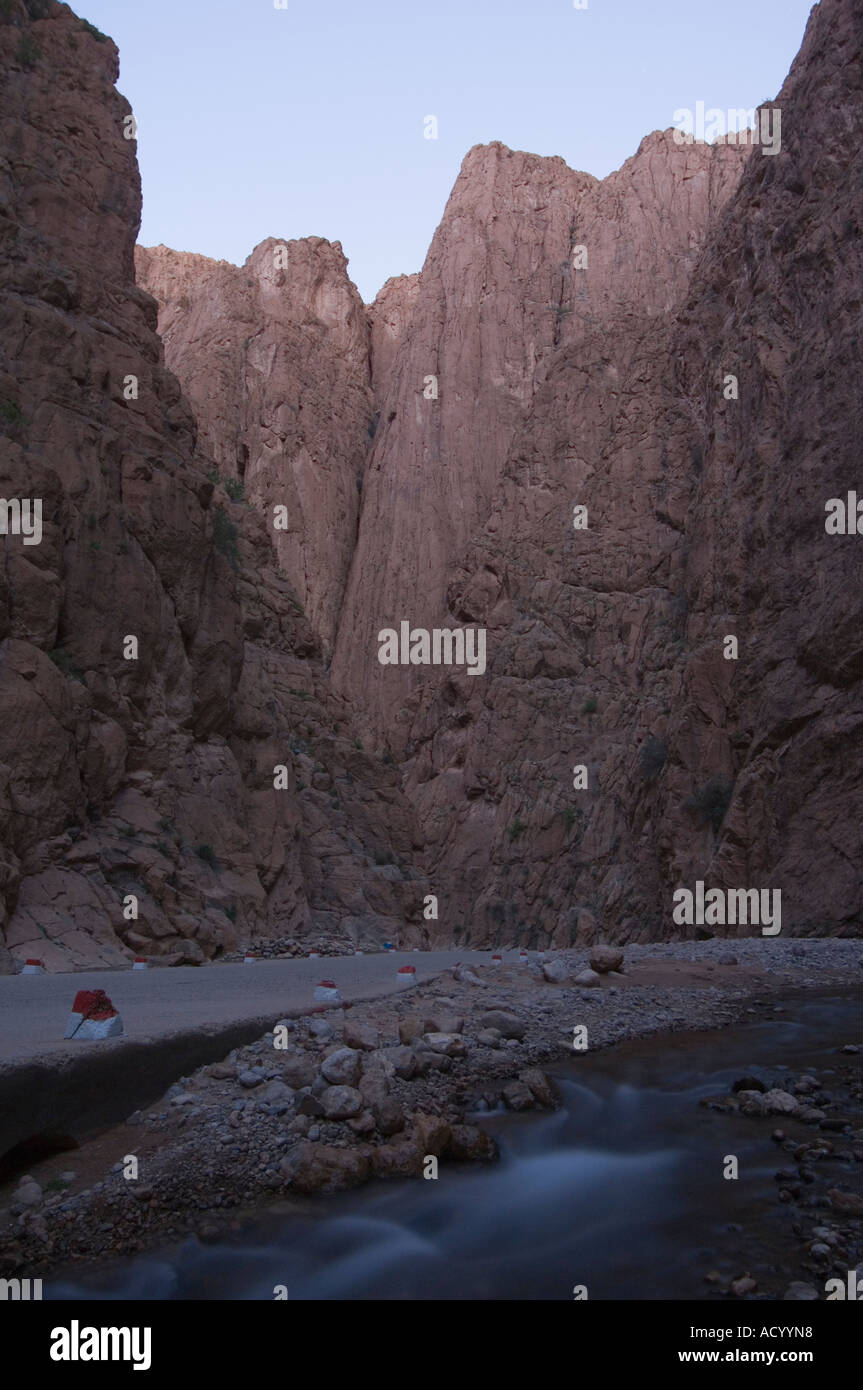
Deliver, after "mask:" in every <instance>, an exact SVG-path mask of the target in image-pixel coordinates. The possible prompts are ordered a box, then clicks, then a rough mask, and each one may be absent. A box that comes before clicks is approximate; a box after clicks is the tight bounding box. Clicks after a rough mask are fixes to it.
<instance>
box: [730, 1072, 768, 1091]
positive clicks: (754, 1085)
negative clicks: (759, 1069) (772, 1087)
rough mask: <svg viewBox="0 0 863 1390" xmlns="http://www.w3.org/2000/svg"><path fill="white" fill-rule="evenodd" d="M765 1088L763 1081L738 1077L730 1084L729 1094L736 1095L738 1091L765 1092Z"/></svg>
mask: <svg viewBox="0 0 863 1390" xmlns="http://www.w3.org/2000/svg"><path fill="white" fill-rule="evenodd" d="M766 1090H767V1087H766V1086H765V1084H764V1082H763V1081H759V1080H758V1077H757V1076H738V1078H737V1080H736V1081H734V1082H732V1085H731V1093H732V1095H737V1092H738V1091H766Z"/></svg>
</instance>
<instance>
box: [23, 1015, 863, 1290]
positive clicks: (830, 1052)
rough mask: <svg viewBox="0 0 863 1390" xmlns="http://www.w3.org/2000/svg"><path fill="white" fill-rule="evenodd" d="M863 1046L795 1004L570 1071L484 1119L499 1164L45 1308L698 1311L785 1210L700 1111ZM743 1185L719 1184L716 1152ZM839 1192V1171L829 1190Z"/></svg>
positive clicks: (387, 1192)
mask: <svg viewBox="0 0 863 1390" xmlns="http://www.w3.org/2000/svg"><path fill="white" fill-rule="evenodd" d="M846 1042H857V1043H860V1042H863V1006H861V1000H860V998H859V997H856V998H855V997H849V996H844V997H838V996H833V997H830V998H823V997H822V998H818V999H813V998H812V997H811V996H810V997H809V998H808V999H807V1000H804V1001H799V1002H798V1001H791V1002H789V1004H788V1010H787V1013H786V1014H783V1015H779V1016H777V1017H775V1018H772V1019H770V1020H769V1021H766V1022H761V1023H753V1024H749V1025H745V1026H742V1027H738V1028H735V1029H731V1030H724V1031H721V1032H716V1033H709V1034H678V1035H675V1036H673V1037H671V1038H669V1037H667V1036H666V1037H664V1038H663V1039H662V1040H661V1041H656V1042H653V1041H641V1042H638V1043H627V1044H623V1045H621V1046H619V1047H617V1048H614V1049H610V1050H608V1051H605V1052H601V1053H597V1054H596V1055H592V1054H591V1053H590V1052H587V1053H584V1054H580V1055H579V1056H578V1057H574V1058H573V1059H572V1060H569V1059H567V1060H566V1061H564V1062H563V1063H562V1064H561V1066H560V1067H557V1068H553V1069H552V1070H553V1073H554V1075H555V1076H556V1078H557V1081H558V1085H559V1088H560V1091H561V1096H562V1099H563V1108H562V1109H561V1110H559V1111H557V1112H555V1113H553V1114H545V1115H535V1114H530V1115H500V1116H492V1117H490V1118H489V1117H487V1116H484V1117H482V1118H483V1123H484V1124H485V1125H486V1126H487V1127H488V1128H489V1129H490V1130H491V1131H492V1132H493V1133H494V1134H495V1136H496V1137H497V1139H498V1142H499V1144H500V1146H501V1150H502V1157H501V1161H500V1162H499V1163H498V1164H496V1165H493V1166H487V1167H477V1166H472V1165H457V1166H453V1165H447V1164H441V1167H440V1176H439V1178H438V1179H437V1180H436V1181H435V1180H425V1179H423V1178H413V1179H404V1180H400V1181H398V1182H391V1183H381V1182H378V1183H375V1184H371V1185H369V1186H367V1187H365V1188H361V1189H358V1190H355V1191H353V1192H350V1193H345V1194H341V1195H338V1196H334V1197H330V1198H319V1199H315V1200H314V1201H312V1202H310V1203H308V1204H307V1209H308V1212H309V1214H303V1215H295V1214H291V1215H285V1214H284V1213H283V1212H279V1211H278V1209H276V1210H275V1211H273V1212H269V1213H264V1214H262V1215H258V1216H256V1218H255V1219H254V1220H253V1221H250V1222H249V1224H248V1225H247V1226H245V1227H244V1228H243V1229H242V1230H241V1231H239V1232H236V1233H233V1234H232V1235H231V1236H230V1237H229V1238H228V1237H226V1238H225V1239H224V1240H220V1241H216V1242H212V1243H209V1242H208V1243H202V1242H200V1241H199V1240H198V1239H197V1238H189V1239H187V1240H185V1241H183V1243H182V1244H180V1245H176V1246H174V1247H172V1248H170V1249H167V1250H162V1251H161V1252H159V1253H158V1254H155V1255H148V1256H137V1257H134V1258H132V1259H129V1260H126V1261H121V1262H118V1261H115V1262H113V1263H112V1264H111V1265H110V1266H105V1267H104V1268H102V1269H99V1270H91V1271H89V1272H88V1273H87V1274H86V1275H81V1274H79V1273H78V1272H77V1271H76V1274H75V1277H74V1282H70V1281H68V1280H66V1279H60V1280H58V1281H49V1282H48V1283H47V1285H46V1288H45V1296H46V1297H48V1298H55V1299H57V1298H91V1299H133V1298H135V1299H241V1300H242V1299H268V1300H269V1299H272V1298H273V1290H274V1287H275V1286H276V1285H286V1286H287V1288H288V1291H289V1296H290V1298H291V1299H301V1300H303V1299H387V1300H390V1299H392V1300H400V1299H411V1300H414V1299H571V1298H572V1297H573V1287H574V1286H575V1285H578V1284H584V1285H586V1286H587V1288H588V1292H589V1296H590V1298H592V1299H593V1298H618V1299H625V1298H636V1299H662V1298H700V1297H704V1296H705V1295H706V1293H707V1286H706V1285H705V1283H704V1274H705V1272H706V1271H707V1270H709V1269H718V1270H720V1271H722V1272H725V1273H731V1274H735V1273H739V1272H740V1271H741V1269H742V1268H743V1267H745V1268H747V1269H750V1270H751V1271H752V1272H753V1273H755V1272H756V1271H758V1270H761V1271H767V1270H769V1269H770V1268H771V1267H774V1268H775V1267H776V1261H777V1260H778V1258H779V1255H780V1253H781V1249H782V1242H783V1240H786V1239H787V1225H788V1220H787V1213H785V1212H784V1211H783V1210H782V1209H780V1208H779V1207H778V1205H777V1202H776V1188H775V1183H774V1182H773V1173H774V1171H775V1169H776V1168H777V1167H779V1166H782V1163H781V1158H782V1157H783V1156H782V1155H781V1154H780V1153H779V1152H777V1151H776V1150H775V1149H774V1147H773V1145H772V1144H771V1143H770V1141H769V1138H768V1137H767V1136H768V1135H769V1133H770V1131H771V1130H772V1129H773V1128H774V1126H775V1123H776V1122H775V1121H769V1120H762V1121H758V1120H752V1119H746V1118H742V1117H739V1116H733V1115H731V1116H727V1115H719V1114H716V1113H715V1112H712V1111H709V1110H706V1109H704V1108H702V1107H700V1106H699V1104H698V1101H699V1099H700V1098H701V1097H703V1096H710V1095H718V1094H721V1093H723V1092H724V1091H727V1090H728V1089H729V1086H730V1083H731V1081H732V1080H733V1079H734V1078H735V1077H736V1076H739V1075H741V1074H742V1073H747V1074H754V1075H756V1076H761V1077H762V1078H763V1079H764V1080H765V1081H767V1080H771V1079H773V1078H775V1077H776V1076H777V1073H779V1074H781V1068H782V1067H783V1066H784V1067H786V1068H788V1069H790V1070H791V1071H793V1072H795V1073H796V1072H799V1071H802V1070H805V1069H807V1068H809V1067H812V1066H820V1067H830V1066H835V1065H837V1064H838V1062H839V1061H841V1063H843V1064H847V1063H849V1062H851V1063H859V1064H860V1065H861V1071H863V1056H861V1057H859V1058H853V1057H842V1058H841V1059H838V1058H837V1056H836V1049H837V1048H838V1047H839V1046H841V1045H842V1044H843V1043H846ZM731 1153H733V1154H735V1155H736V1156H737V1158H738V1160H739V1165H740V1178H739V1180H737V1181H728V1180H726V1179H725V1178H724V1177H723V1160H724V1157H725V1155H726V1154H731ZM837 1176H838V1174H837Z"/></svg>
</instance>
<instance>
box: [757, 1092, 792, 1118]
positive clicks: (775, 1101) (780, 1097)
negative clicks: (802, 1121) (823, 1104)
mask: <svg viewBox="0 0 863 1390" xmlns="http://www.w3.org/2000/svg"><path fill="white" fill-rule="evenodd" d="M762 1104H763V1106H764V1108H763V1110H762V1114H764V1115H796V1114H798V1113H799V1110H800V1102H799V1101H798V1100H795V1098H794V1096H792V1095H789V1094H788V1092H787V1091H779V1090H773V1091H765V1092H764V1095H763V1097H762Z"/></svg>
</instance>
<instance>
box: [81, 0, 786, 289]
mask: <svg viewBox="0 0 863 1390" xmlns="http://www.w3.org/2000/svg"><path fill="white" fill-rule="evenodd" d="M75 8H76V9H78V11H79V13H81V14H82V15H83V16H84V17H85V18H86V19H88V20H90V21H91V23H93V24H96V25H97V26H98V27H99V28H100V29H102V30H103V31H104V32H105V33H108V34H110V35H111V37H112V38H113V39H114V40H115V41H116V43H117V44H118V46H119V48H120V63H121V70H120V81H119V88H120V90H121V91H122V92H123V93H124V95H125V96H127V97H128V99H129V101H130V102H131V103H132V106H133V108H134V111H135V114H136V118H137V121H138V125H139V136H138V158H139V161H140V165H141V173H142V179H143V187H144V215H143V223H142V227H141V234H140V240H141V241H142V242H143V243H144V244H145V245H155V244H157V243H159V242H164V243H165V244H167V245H169V246H172V247H174V248H176V249H178V250H183V251H197V252H200V253H201V254H203V255H208V256H214V257H219V258H224V259H226V260H230V261H234V262H236V263H241V262H242V261H244V260H245V258H246V256H247V255H248V253H249V252H250V251H251V250H252V248H253V247H254V246H255V245H256V244H257V243H258V242H259V241H261V240H262V239H263V238H264V237H266V236H278V237H284V238H291V237H302V236H310V235H314V236H324V237H328V238H329V239H331V240H334V241H336V240H338V241H340V242H341V243H342V246H343V249H344V251H345V254H346V255H347V256H348V258H349V261H350V266H349V270H350V274H351V276H352V278H353V279H354V281H355V282H356V284H357V285H358V287H359V289H360V292H361V293H362V295H363V297H364V298H365V299H366V300H370V299H372V298H373V297H374V295H375V294H376V292H377V290H378V289H379V288H380V286H381V284H382V283H383V282H384V280H386V279H387V278H388V277H389V276H390V275H398V274H402V273H409V272H411V271H415V270H419V269H420V267H421V266H422V263H423V260H424V258H425V254H426V251H427V249H428V245H429V242H430V240H431V237H432V235H433V233H434V230H435V227H436V226H437V224H438V222H439V221H440V217H441V214H442V212H443V208H444V205H445V202H446V199H447V196H448V194H449V191H450V189H451V187H452V184H453V182H454V181H455V178H456V176H457V174H458V170H459V166H460V164H461V161H462V158H463V157H464V155H465V153H466V152H467V150H468V149H470V147H471V146H472V145H475V144H478V143H484V142H487V141H490V140H502V141H503V142H504V143H505V144H507V145H510V146H511V147H513V148H514V149H524V150H530V151H532V152H534V153H536V154H542V155H561V156H562V157H563V158H564V159H565V160H566V161H567V163H568V164H569V165H571V166H572V167H573V168H576V169H583V170H586V171H588V172H589V173H592V174H595V175H597V176H598V177H603V176H604V175H606V174H608V173H609V172H610V171H611V170H612V169H615V168H617V167H618V166H619V165H620V164H621V163H622V162H623V161H624V160H625V159H626V158H627V157H628V156H629V155H631V154H633V153H634V152H635V150H636V149H637V147H638V144H639V141H640V140H641V138H642V137H643V136H644V135H646V134H647V133H648V132H649V131H651V130H655V129H664V128H666V127H668V126H671V125H672V124H673V123H674V113H675V111H676V110H677V109H678V108H683V107H688V108H690V109H693V110H694V108H695V105H696V102H698V101H704V102H705V103H706V105H707V106H714V107H720V108H722V109H723V110H728V109H730V108H734V109H736V108H738V107H751V106H754V105H756V104H757V103H758V102H759V101H763V100H767V99H770V98H772V97H774V96H775V95H776V93H777V92H778V90H779V88H780V86H781V84H782V81H783V79H784V77H785V74H786V72H787V71H788V68H789V66H790V64H791V61H792V59H793V58H794V55H795V54H796V52H797V50H798V48H799V46H800V41H801V39H802V36H803V31H804V28H805V24H806V18H807V16H808V14H809V11H810V8H811V5H810V0H757V3H753V2H752V0H722V3H713V2H712V0H694V2H693V3H691V4H688V5H687V4H684V3H681V0H589V5H588V8H587V10H576V9H575V8H574V7H573V4H572V0H436V3H426V4H419V3H405V0H367V2H366V3H363V4H351V3H348V0H327V3H321V2H320V0H288V8H287V9H286V10H277V9H275V7H274V4H273V0H146V3H143V2H142V0H81V4H80V5H76V6H75ZM428 116H435V117H436V118H437V122H438V138H437V139H426V138H425V137H424V122H425V119H426V117H428Z"/></svg>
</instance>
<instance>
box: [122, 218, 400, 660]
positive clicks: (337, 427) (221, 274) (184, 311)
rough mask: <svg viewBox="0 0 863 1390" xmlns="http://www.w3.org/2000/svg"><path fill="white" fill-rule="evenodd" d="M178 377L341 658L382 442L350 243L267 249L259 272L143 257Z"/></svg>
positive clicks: (273, 244) (224, 471)
mask: <svg viewBox="0 0 863 1390" xmlns="http://www.w3.org/2000/svg"><path fill="white" fill-rule="evenodd" d="M136 260H137V272H138V282H139V284H141V285H142V286H143V288H144V289H146V290H148V291H149V292H150V293H151V294H153V295H154V296H155V297H156V299H157V300H158V301H159V303H160V304H161V305H162V306H163V307H162V310H161V313H160V319H159V332H160V334H161V336H162V339H163V341H164V343H165V354H166V361H167V363H168V366H169V367H170V368H171V369H172V370H176V371H178V372H180V373H181V377H182V381H183V389H184V391H185V393H186V395H187V396H188V398H189V401H190V403H191V405H192V407H193V409H194V412H195V416H196V418H197V420H198V422H199V424H200V427H201V439H202V443H203V445H204V447H205V449H206V450H207V452H208V453H210V454H211V455H212V457H213V458H214V459H215V462H216V467H217V469H218V471H219V472H220V474H221V475H223V476H224V478H226V479H229V480H233V481H234V482H236V483H241V484H242V485H243V487H244V488H245V491H246V494H247V495H248V497H249V499H250V500H251V501H252V503H253V504H254V505H256V506H258V507H260V508H262V509H263V510H265V511H266V512H268V514H269V515H270V516H271V517H274V515H275V514H274V511H273V509H274V508H275V507H283V508H285V511H284V512H283V513H282V514H281V515H280V521H281V525H280V526H279V528H278V529H274V531H273V539H274V542H275V546H276V553H277V555H278V561H279V566H280V568H281V569H282V570H283V571H284V573H285V574H286V575H287V577H288V579H289V580H290V581H291V583H292V584H293V586H294V588H295V589H296V591H297V593H298V595H299V597H300V601H301V603H302V605H303V608H304V610H305V612H306V614H307V615H308V617H309V620H310V621H311V623H312V625H313V627H314V628H315V631H316V632H317V633H319V635H320V637H321V640H322V642H323V644H324V647H325V649H327V650H329V649H330V648H331V647H332V643H333V640H334V637H335V628H336V622H337V620H338V615H339V611H340V608H341V601H342V594H343V591H344V586H345V581H346V579H347V573H348V566H349V564H350V559H351V554H352V551H353V546H354V542H355V539H356V532H357V517H358V513H359V500H360V487H361V485H362V471H363V465H364V462H365V456H366V453H367V451H368V446H369V439H370V435H371V433H372V432H373V428H374V424H373V414H374V405H373V399H372V391H371V371H370V364H369V325H368V323H367V320H366V316H365V312H364V309H363V304H362V301H361V299H360V297H359V295H358V293H357V291H356V289H355V288H354V286H353V284H352V283H351V281H350V280H349V279H348V276H347V261H346V260H345V257H344V255H343V254H342V248H341V246H340V245H339V244H338V243H337V242H336V243H331V242H328V241H324V240H323V239H322V238H321V237H307V238H305V239H303V240H302V241H287V242H279V241H276V240H273V239H269V240H267V241H264V242H262V243H261V244H260V246H257V247H256V248H255V250H254V251H253V252H252V254H251V256H249V258H248V260H247V261H246V263H245V265H243V266H233V265H229V264H228V263H227V262H226V261H210V260H207V259H206V258H205V257H203V256H194V255H185V254H180V253H178V252H176V251H170V250H168V248H167V247H164V246H158V247H155V248H153V249H146V248H143V247H139V248H138V250H137V253H136Z"/></svg>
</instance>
